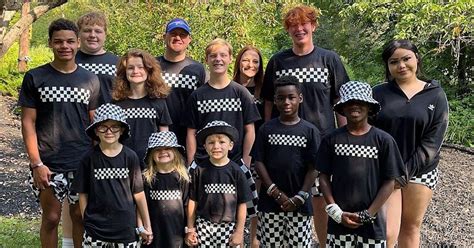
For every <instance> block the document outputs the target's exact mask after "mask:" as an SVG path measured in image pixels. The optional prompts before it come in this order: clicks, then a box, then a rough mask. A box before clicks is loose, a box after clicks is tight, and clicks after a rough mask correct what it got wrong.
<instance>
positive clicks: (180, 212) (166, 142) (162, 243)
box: [138, 131, 189, 248]
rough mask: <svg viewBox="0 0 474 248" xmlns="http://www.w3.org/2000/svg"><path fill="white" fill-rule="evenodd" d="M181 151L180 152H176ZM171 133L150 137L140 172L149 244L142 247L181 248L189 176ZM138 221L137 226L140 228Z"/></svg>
mask: <svg viewBox="0 0 474 248" xmlns="http://www.w3.org/2000/svg"><path fill="white" fill-rule="evenodd" d="M180 150H181V151H180ZM181 152H184V147H183V146H181V145H179V144H178V139H177V137H176V135H175V134H174V133H173V132H169V131H163V132H159V133H153V134H151V136H150V138H149V139H148V149H147V152H146V155H145V163H146V164H147V168H146V169H145V171H144V172H143V177H144V180H145V183H144V184H145V195H146V198H147V203H148V210H149V211H150V220H151V227H152V229H153V232H154V234H155V235H154V238H153V242H152V243H151V244H150V245H144V246H142V247H154V248H158V247H183V245H184V227H185V226H186V215H185V206H186V205H187V198H188V187H189V175H188V171H187V169H186V165H185V163H184V158H183V156H182V155H181V154H182V153H181ZM140 222H141V220H140V218H139V219H138V226H141V223H140Z"/></svg>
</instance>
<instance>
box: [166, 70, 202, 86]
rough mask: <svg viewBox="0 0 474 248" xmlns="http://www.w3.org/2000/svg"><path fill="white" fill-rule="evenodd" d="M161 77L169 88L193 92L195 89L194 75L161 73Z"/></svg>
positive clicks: (195, 79) (196, 81)
mask: <svg viewBox="0 0 474 248" xmlns="http://www.w3.org/2000/svg"><path fill="white" fill-rule="evenodd" d="M161 76H162V77H163V79H164V80H165V82H166V83H167V84H168V85H169V86H170V87H173V88H183V89H190V90H195V89H196V88H197V83H198V80H197V78H196V76H194V75H185V74H175V73H168V72H165V73H162V74H161Z"/></svg>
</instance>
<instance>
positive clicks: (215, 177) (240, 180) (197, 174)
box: [185, 121, 252, 247]
mask: <svg viewBox="0 0 474 248" xmlns="http://www.w3.org/2000/svg"><path fill="white" fill-rule="evenodd" d="M238 137H239V134H238V131H237V129H235V128H234V127H232V126H231V125H229V124H228V123H226V122H224V121H213V122H210V123H208V124H207V125H206V126H205V127H204V128H203V129H201V130H200V131H199V132H198V133H197V135H196V139H197V142H198V144H199V145H202V146H204V147H205V149H206V152H207V154H209V158H208V159H206V160H204V161H203V162H201V163H199V164H198V166H197V167H196V168H195V169H194V170H193V172H192V174H191V186H190V194H189V203H188V209H187V219H188V221H187V227H186V231H185V232H186V244H187V245H189V246H195V245H199V247H224V246H226V247H227V246H238V245H240V244H242V242H243V233H244V224H245V217H246V202H247V201H249V200H250V199H251V198H252V195H251V192H250V188H249V187H248V184H247V180H246V178H245V175H244V173H243V172H242V170H241V169H240V168H239V165H238V164H237V163H235V162H234V161H232V160H231V159H229V157H228V154H229V151H230V150H232V148H233V147H234V143H235V142H237V139H238Z"/></svg>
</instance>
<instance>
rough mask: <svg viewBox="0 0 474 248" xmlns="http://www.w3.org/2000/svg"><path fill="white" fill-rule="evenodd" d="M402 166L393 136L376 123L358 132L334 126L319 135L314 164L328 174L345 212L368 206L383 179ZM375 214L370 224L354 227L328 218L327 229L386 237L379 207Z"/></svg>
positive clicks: (399, 171) (394, 174)
mask: <svg viewBox="0 0 474 248" xmlns="http://www.w3.org/2000/svg"><path fill="white" fill-rule="evenodd" d="M403 167H404V166H403V161H402V157H401V155H400V152H399V151H398V148H397V144H396V143H395V140H394V139H393V138H392V136H390V135H389V134H388V133H386V132H385V131H382V130H381V129H378V128H376V127H371V129H370V130H369V132H367V133H366V134H364V135H361V136H354V135H352V134H350V133H349V132H348V131H347V129H346V127H342V128H338V129H336V130H334V131H333V132H331V133H330V134H329V135H327V136H325V137H323V140H322V142H321V146H320V148H319V151H318V163H317V164H316V169H317V170H319V171H320V172H321V173H324V174H326V175H329V176H331V175H332V181H331V190H332V195H333V197H334V200H335V202H336V204H338V205H339V207H341V209H342V210H343V211H346V212H358V211H362V210H366V209H368V208H369V207H370V205H371V204H372V202H373V201H374V200H375V197H376V196H377V193H378V191H379V189H380V187H381V186H382V184H383V183H384V181H386V180H391V179H395V178H397V177H399V176H401V175H403V171H404V169H403ZM376 217H377V219H376V220H375V222H374V224H372V225H371V224H365V225H363V226H361V227H359V228H357V229H350V228H347V227H344V226H343V225H342V224H337V223H336V222H335V221H333V220H332V219H329V222H328V223H329V224H328V233H331V234H337V235H340V234H357V235H359V236H362V237H365V238H371V239H386V227H385V225H386V223H385V220H386V217H385V215H384V214H383V212H382V211H379V212H378V213H377V215H376Z"/></svg>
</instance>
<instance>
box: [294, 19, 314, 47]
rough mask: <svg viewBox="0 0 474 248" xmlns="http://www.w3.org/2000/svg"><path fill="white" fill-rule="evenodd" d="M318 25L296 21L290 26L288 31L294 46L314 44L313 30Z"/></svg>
mask: <svg viewBox="0 0 474 248" xmlns="http://www.w3.org/2000/svg"><path fill="white" fill-rule="evenodd" d="M315 30H316V26H315V25H314V24H312V23H311V22H309V21H308V22H303V23H294V24H292V25H290V26H288V29H287V32H288V34H289V35H290V37H291V40H292V41H293V45H294V46H299V47H303V46H308V45H312V44H313V32H314V31H315Z"/></svg>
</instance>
